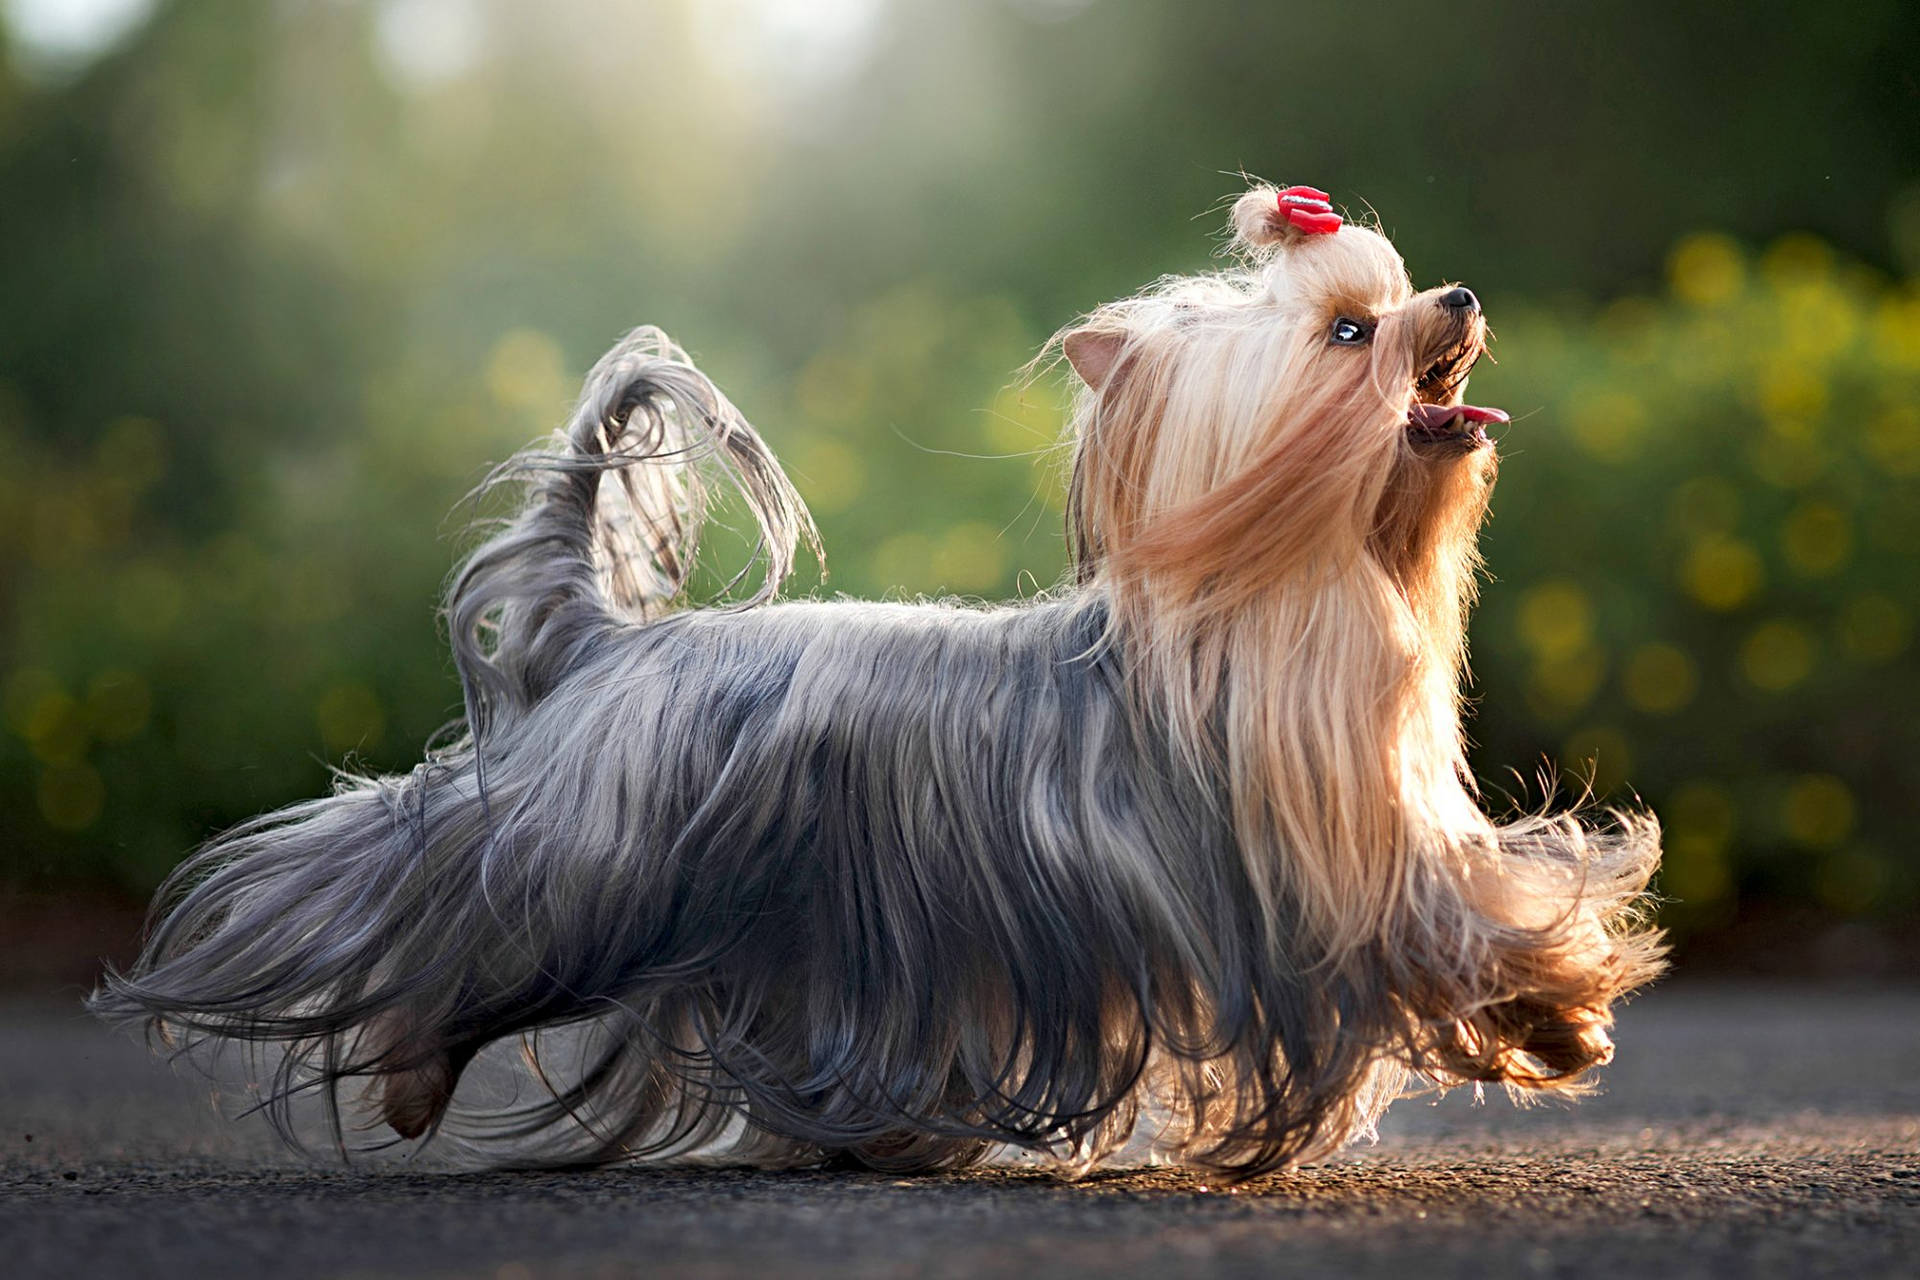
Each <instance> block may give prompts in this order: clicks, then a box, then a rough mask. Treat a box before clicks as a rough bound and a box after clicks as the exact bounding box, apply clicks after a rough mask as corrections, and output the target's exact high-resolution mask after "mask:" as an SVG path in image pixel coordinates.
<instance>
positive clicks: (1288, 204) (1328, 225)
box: [1279, 187, 1340, 236]
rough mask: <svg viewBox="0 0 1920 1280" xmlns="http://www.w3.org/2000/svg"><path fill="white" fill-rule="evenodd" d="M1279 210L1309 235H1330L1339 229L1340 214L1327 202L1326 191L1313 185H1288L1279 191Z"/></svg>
mask: <svg viewBox="0 0 1920 1280" xmlns="http://www.w3.org/2000/svg"><path fill="white" fill-rule="evenodd" d="M1279 206H1280V212H1281V213H1283V214H1285V215H1286V218H1287V221H1288V222H1291V223H1292V224H1293V225H1294V226H1296V227H1298V228H1300V230H1302V231H1304V232H1306V233H1307V234H1308V235H1310V236H1330V235H1332V234H1333V233H1334V232H1336V231H1338V230H1339V229H1340V215H1339V214H1337V213H1335V212H1334V211H1333V206H1332V205H1331V204H1328V203H1327V193H1326V192H1324V191H1320V190H1317V189H1315V188H1313V187H1288V188H1287V189H1286V190H1285V191H1282V192H1281V193H1280V199H1279Z"/></svg>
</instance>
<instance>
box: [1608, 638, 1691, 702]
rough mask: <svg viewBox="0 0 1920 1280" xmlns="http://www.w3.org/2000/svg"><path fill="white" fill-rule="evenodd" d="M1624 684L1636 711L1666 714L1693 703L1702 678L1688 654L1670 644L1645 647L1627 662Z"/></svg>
mask: <svg viewBox="0 0 1920 1280" xmlns="http://www.w3.org/2000/svg"><path fill="white" fill-rule="evenodd" d="M1621 684H1622V686H1623V687H1624V688H1625V690H1626V694H1627V701H1628V702H1630V703H1632V704H1633V705H1634V706H1635V707H1636V708H1638V709H1639V710H1641V711H1651V712H1654V713H1656V714H1665V713H1666V712H1669V711H1678V710H1679V709H1680V708H1681V707H1684V706H1686V705H1687V703H1689V702H1691V701H1693V695H1694V693H1695V691H1697V690H1698V689H1699V687H1700V676H1699V672H1698V671H1697V670H1696V669H1695V667H1694V664H1693V659H1692V658H1690V657H1688V656H1687V654H1686V653H1685V651H1683V650H1681V649H1679V648H1677V647H1675V646H1673V645H1670V644H1659V643H1655V644H1643V645H1641V646H1640V647H1639V648H1638V649H1635V650H1634V651H1633V656H1632V657H1630V658H1628V659H1627V667H1626V671H1625V672H1624V673H1623V674H1622V676H1621Z"/></svg>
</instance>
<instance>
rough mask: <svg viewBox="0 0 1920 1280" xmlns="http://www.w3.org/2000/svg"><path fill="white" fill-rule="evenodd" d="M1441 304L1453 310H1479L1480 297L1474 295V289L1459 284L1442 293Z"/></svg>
mask: <svg viewBox="0 0 1920 1280" xmlns="http://www.w3.org/2000/svg"><path fill="white" fill-rule="evenodd" d="M1440 305H1441V306H1443V307H1446V308H1449V309H1450V310H1453V311H1478V310H1479V309H1480V299H1478V298H1476V297H1474V296H1473V290H1471V289H1469V288H1467V287H1466V286H1465V285H1459V286H1456V287H1455V288H1452V289H1449V290H1447V291H1446V292H1445V293H1443V294H1441V295H1440Z"/></svg>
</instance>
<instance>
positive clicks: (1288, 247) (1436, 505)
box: [1062, 186, 1506, 605]
mask: <svg viewBox="0 0 1920 1280" xmlns="http://www.w3.org/2000/svg"><path fill="white" fill-rule="evenodd" d="M1233 221H1234V229H1235V233H1236V234H1235V242H1234V248H1235V249H1236V250H1237V251H1238V254H1239V263H1238V265H1237V266H1236V267H1235V268H1234V269H1231V270H1227V271H1223V272H1217V273H1212V274H1208V275H1203V276H1194V277H1175V278H1170V279H1167V280H1164V281H1162V282H1161V283H1160V284H1159V285H1157V286H1155V287H1154V288H1152V289H1150V290H1148V291H1147V292H1145V293H1143V294H1141V295H1139V296H1136V297H1134V298H1129V299H1126V300H1124V301H1121V302H1117V303H1112V304H1109V305H1108V306H1105V307H1102V308H1099V309H1098V310H1096V311H1095V312H1094V313H1093V314H1092V315H1091V316H1090V317H1089V318H1088V319H1087V321H1086V322H1085V324H1084V325H1082V326H1080V327H1078V328H1076V329H1074V330H1073V331H1071V332H1069V333H1067V334H1065V335H1064V337H1063V339H1062V345H1063V349H1064V352H1065V354H1066V357H1067V359H1068V361H1069V362H1070V363H1071V364H1072V366H1073V368H1074V370H1075V371H1076V372H1077V373H1078V374H1079V376H1080V378H1081V380H1082V382H1084V383H1085V387H1086V389H1085V391H1084V392H1083V393H1082V397H1081V404H1080V406H1079V412H1078V414H1077V432H1076V435H1077V440H1076V444H1077V454H1076V458H1075V467H1074V477H1073V494H1072V509H1071V512H1070V520H1071V525H1072V530H1073V540H1074V544H1075V547H1074V550H1075V553H1076V556H1077V559H1078V562H1079V565H1080V571H1081V575H1082V577H1083V578H1090V577H1092V576H1094V575H1095V574H1096V573H1099V572H1102V571H1107V572H1112V573H1115V574H1117V575H1118V576H1121V577H1125V578H1129V579H1136V580H1137V579H1143V578H1151V579H1153V580H1154V581H1155V587H1154V590H1155V592H1156V594H1160V595H1162V596H1165V595H1166V594H1167V593H1169V592H1170V593H1171V594H1172V595H1173V596H1174V597H1191V598H1198V597H1202V596H1205V597H1208V598H1211V599H1213V600H1214V601H1215V602H1216V603H1218V604H1225V605H1231V604H1235V603H1243V602H1244V599H1245V597H1247V596H1249V595H1253V594H1258V593H1262V592H1264V591H1267V590H1269V589H1271V588H1272V587H1273V586H1274V585H1275V584H1277V583H1283V582H1285V581H1286V580H1287V579H1289V578H1296V579H1297V578H1298V576H1299V575H1301V574H1309V575H1312V576H1315V577H1318V576H1320V575H1321V574H1322V573H1323V572H1324V571H1325V570H1326V569H1328V568H1330V567H1333V566H1338V565H1342V564H1350V563H1352V562H1353V560H1354V558H1355V557H1357V556H1366V557H1369V558H1371V559H1372V560H1373V561H1374V562H1375V563H1378V564H1379V565H1381V566H1382V567H1384V568H1385V569H1386V570H1387V571H1388V572H1390V573H1392V574H1393V575H1394V576H1395V578H1396V579H1398V580H1400V582H1401V587H1402V590H1403V592H1406V593H1407V594H1408V595H1409V596H1413V595H1420V594H1425V593H1426V592H1427V586H1426V584H1425V583H1424V579H1426V578H1428V577H1430V576H1431V575H1432V573H1433V572H1434V570H1435V569H1437V568H1439V567H1440V566H1439V565H1438V564H1437V563H1436V561H1438V560H1447V559H1452V560H1456V561H1461V562H1463V563H1464V562H1465V561H1468V560H1470V559H1471V555H1472V532H1473V529H1474V528H1475V527H1477V524H1478V520H1479V517H1480V515H1481V514H1482V512H1483V511H1484V506H1485V499H1486V492H1487V488H1488V486H1489V484H1490V482H1491V479H1492V473H1493V469H1494V467H1493V452H1494V451H1493V446H1492V443H1491V441H1490V440H1489V438H1488V435H1487V428H1488V427H1489V426H1490V425H1492V424H1496V423H1501V422H1504V421H1506V415H1505V414H1504V413H1502V412H1500V411H1499V410H1496V409H1485V408H1479V407H1476V406H1473V405H1469V404H1467V403H1465V400H1464V396H1465V392H1466V387H1467V377H1468V375H1469V373H1471V371H1472V369H1473V367H1474V364H1475V363H1476V362H1477V361H1478V360H1479V359H1480V357H1481V355H1483V354H1484V353H1485V351H1486V344H1487V326H1486V321H1485V319H1484V317H1483V316H1482V314H1481V310H1480V303H1479V300H1478V299H1477V298H1475V296H1474V295H1473V293H1472V292H1471V291H1470V290H1468V289H1465V288H1462V287H1460V286H1458V285H1442V286H1440V287H1437V288H1433V289H1428V290H1426V291H1424V292H1416V291H1415V290H1414V288H1413V287H1412V285H1411V283H1410V282H1409V279H1408V276H1407V270H1406V267H1405V265H1404V264H1403V263H1402V262H1401V259H1400V255H1399V254H1398V253H1396V252H1395V251H1394V248H1393V246H1392V244H1390V243H1389V242H1388V240H1387V239H1386V237H1385V236H1383V235H1381V234H1380V233H1379V232H1378V231H1375V230H1373V229H1371V228H1369V227H1365V226H1359V225H1354V224H1351V223H1346V222H1344V221H1343V220H1342V219H1341V218H1340V217H1339V216H1338V215H1336V214H1334V213H1333V212H1332V211H1331V207H1330V206H1329V205H1327V204H1326V203H1325V197H1324V195H1322V194H1321V193H1319V192H1315V191H1312V190H1311V189H1310V188H1297V187H1296V188H1289V189H1287V190H1285V191H1279V190H1276V189H1275V188H1272V187H1268V186H1260V187H1256V188H1255V189H1253V190H1251V191H1249V192H1247V193H1246V194H1245V195H1244V196H1242V197H1241V198H1240V199H1239V201H1238V202H1237V203H1236V205H1235V207H1234V211H1233ZM1443 576H1445V577H1447V578H1448V579H1449V580H1451V579H1453V578H1455V577H1457V576H1458V575H1457V574H1452V573H1448V574H1445V575H1443Z"/></svg>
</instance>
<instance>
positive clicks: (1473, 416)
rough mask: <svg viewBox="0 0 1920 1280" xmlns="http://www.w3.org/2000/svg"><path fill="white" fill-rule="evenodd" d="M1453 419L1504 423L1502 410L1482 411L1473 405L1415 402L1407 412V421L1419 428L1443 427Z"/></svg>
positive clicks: (1503, 411) (1504, 413)
mask: <svg viewBox="0 0 1920 1280" xmlns="http://www.w3.org/2000/svg"><path fill="white" fill-rule="evenodd" d="M1455 418H1464V419H1466V420H1467V421H1468V422H1476V423H1484V422H1505V421H1507V414H1506V410H1504V409H1482V408H1481V407H1480V406H1479V405H1473V404H1428V403H1426V402H1425V401H1416V402H1415V403H1414V405H1413V407H1412V408H1410V409H1408V410H1407V421H1409V422H1411V423H1413V424H1414V425H1416V426H1421V427H1443V426H1445V425H1446V424H1447V423H1449V422H1452V421H1453V420H1454V419H1455Z"/></svg>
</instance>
